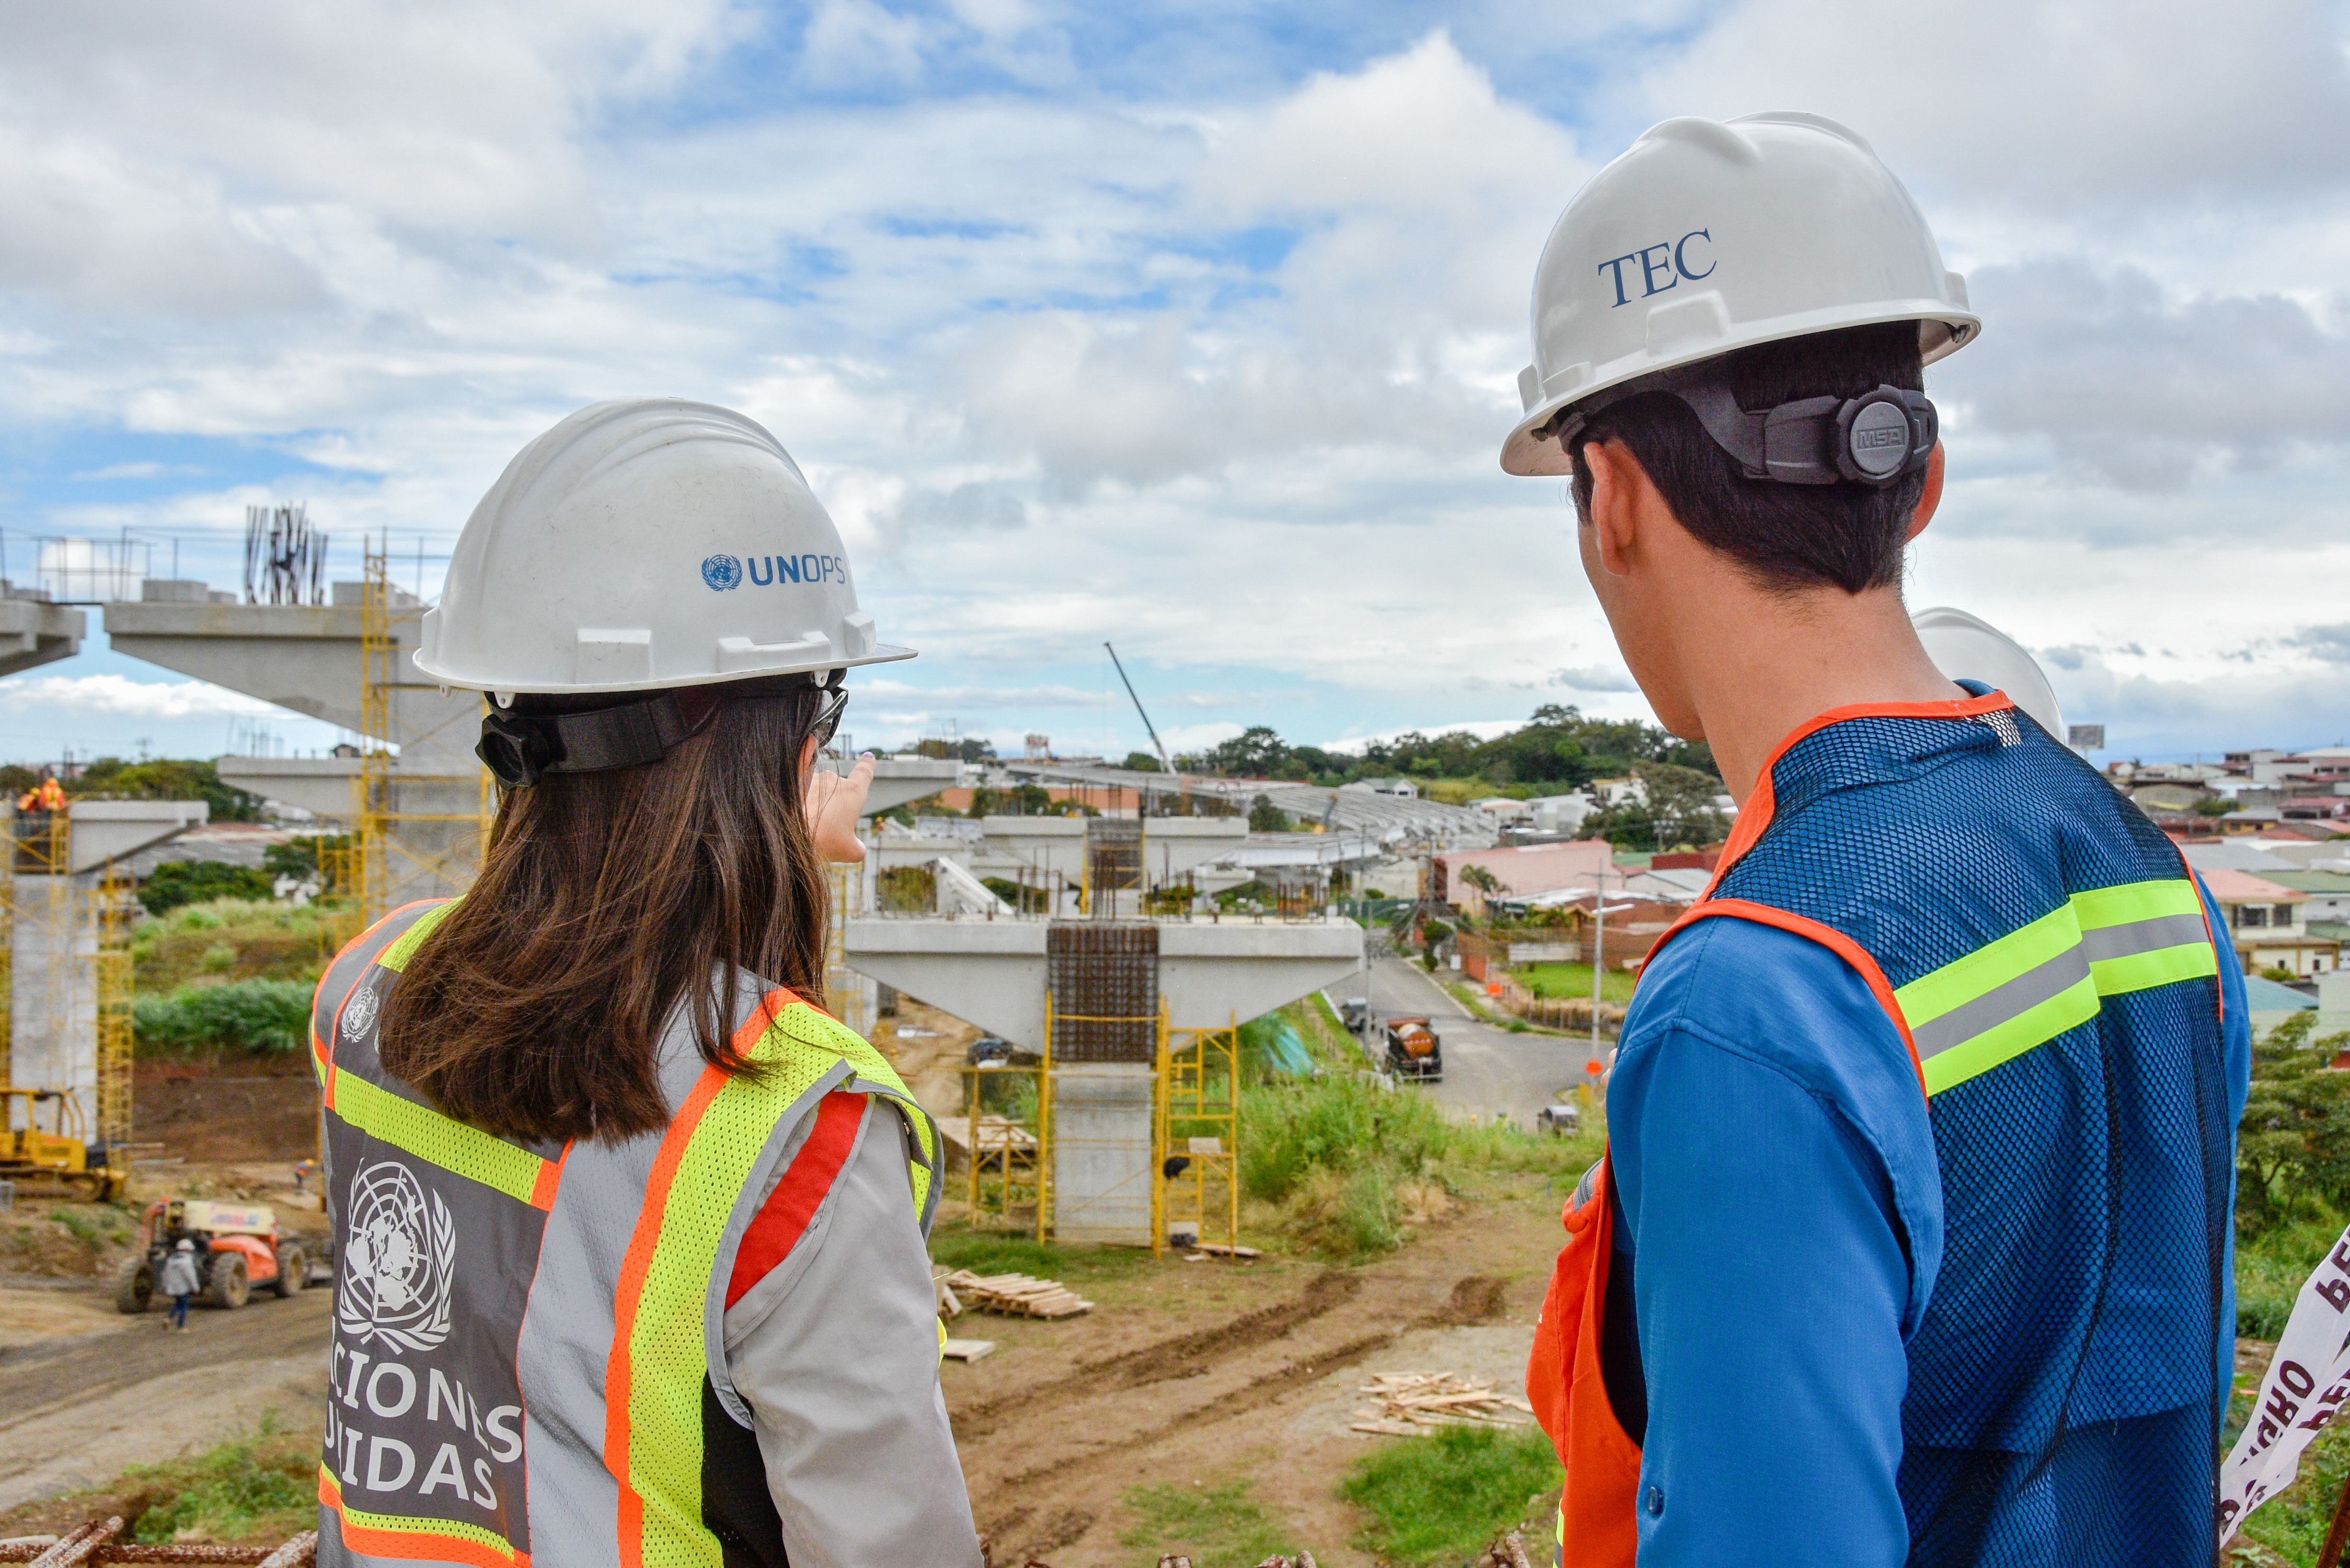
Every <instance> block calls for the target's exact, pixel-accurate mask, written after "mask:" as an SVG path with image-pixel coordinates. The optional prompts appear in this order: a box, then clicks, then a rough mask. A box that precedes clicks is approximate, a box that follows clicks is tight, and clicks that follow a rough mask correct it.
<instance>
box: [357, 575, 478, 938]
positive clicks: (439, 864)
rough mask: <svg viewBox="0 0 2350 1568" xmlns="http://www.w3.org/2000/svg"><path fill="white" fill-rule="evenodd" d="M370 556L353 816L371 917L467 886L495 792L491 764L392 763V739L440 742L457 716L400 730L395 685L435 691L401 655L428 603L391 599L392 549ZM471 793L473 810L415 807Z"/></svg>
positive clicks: (362, 620) (412, 743) (364, 907)
mask: <svg viewBox="0 0 2350 1568" xmlns="http://www.w3.org/2000/svg"><path fill="white" fill-rule="evenodd" d="M365 560H366V566H367V576H366V582H365V584H364V587H363V589H362V592H361V597H360V610H359V659H360V676H359V679H360V692H359V714H360V717H359V725H360V729H361V731H362V734H361V736H360V757H359V776H358V777H357V778H356V779H355V780H354V781H353V782H352V793H353V802H352V815H353V817H354V819H355V820H354V823H353V826H355V827H356V828H357V830H358V836H359V845H358V847H359V909H360V916H361V919H362V920H363V922H365V923H367V924H372V923H374V922H375V921H377V920H380V919H382V918H383V917H384V916H385V915H387V914H389V913H390V911H391V910H392V909H395V908H397V907H398V906H399V905H400V904H403V903H407V902H410V901H411V900H413V899H416V898H437V897H443V896H446V895H448V894H450V893H456V892H462V891H463V889H464V888H466V886H467V885H469V884H470V883H471V882H472V881H473V875H474V872H475V871H476V870H477V869H478V868H479V867H480V865H481V852H482V848H483V846H484V845H485V844H486V843H487V842H488V836H489V828H490V824H491V822H492V820H493V818H494V795H493V794H492V791H491V789H490V786H489V783H488V778H487V774H486V772H484V773H481V774H473V773H465V774H424V773H418V772H414V771H412V770H411V769H409V768H402V767H399V766H397V765H395V761H394V758H393V754H392V751H391V748H392V747H393V746H395V745H396V746H399V747H400V749H401V751H402V752H403V753H406V752H408V751H410V750H411V748H415V747H418V746H420V745H424V744H427V743H430V742H437V741H438V740H439V739H440V735H439V731H440V730H441V729H443V728H445V727H446V726H447V725H448V723H450V722H452V721H450V720H443V721H442V722H441V723H440V724H437V725H435V726H434V727H433V728H432V730H429V731H425V732H418V733H404V732H402V731H404V730H405V729H407V728H408V726H406V725H404V724H403V723H402V722H401V721H400V704H399V701H398V699H397V696H396V693H398V692H400V691H437V690H438V689H439V687H438V683H437V682H434V681H431V680H412V679H408V678H407V677H408V676H409V674H410V671H409V670H407V669H406V668H405V666H404V664H403V662H402V660H401V659H400V646H401V645H400V638H399V636H398V632H397V628H399V627H400V625H401V624H402V623H410V624H413V623H414V622H416V621H417V620H419V619H420V618H421V617H422V615H423V613H424V606H423V604H422V603H421V601H416V600H411V601H409V602H407V603H405V604H400V605H397V606H395V605H394V604H393V603H392V588H391V575H390V558H389V556H388V553H385V552H381V551H379V550H377V549H375V548H373V547H369V548H368V549H367V550H366V551H365ZM468 792H471V793H472V794H473V795H474V797H475V798H474V801H473V803H472V809H471V810H466V811H426V810H418V809H414V807H415V806H416V805H420V804H422V805H432V804H435V797H438V798H439V800H440V801H442V802H446V803H449V804H453V803H454V802H455V801H456V800H458V799H461V798H463V794H466V793H468ZM420 797H421V799H420ZM468 828H470V829H471V831H467V829H468Z"/></svg>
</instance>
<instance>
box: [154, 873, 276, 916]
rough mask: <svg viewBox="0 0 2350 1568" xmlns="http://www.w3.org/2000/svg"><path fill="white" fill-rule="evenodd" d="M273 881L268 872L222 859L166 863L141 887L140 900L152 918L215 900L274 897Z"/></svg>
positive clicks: (258, 899) (257, 899) (256, 899)
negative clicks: (232, 863)
mask: <svg viewBox="0 0 2350 1568" xmlns="http://www.w3.org/2000/svg"><path fill="white" fill-rule="evenodd" d="M273 882H274V879H273V878H272V877H270V875H269V874H268V873H267V872H265V871H262V870H258V869H256V868H255V867H251V866H230V865H226V864H224V863H223V862H221V861H218V860H166V861H164V862H163V863H162V864H161V866H158V867H155V869H154V870H152V871H151V872H149V873H148V874H147V879H146V880H145V881H144V882H141V883H140V885H139V901H140V903H141V904H143V905H145V906H146V909H147V912H148V913H149V914H151V915H160V914H161V913H163V912H164V911H165V910H166V909H178V908H179V907H180V906H181V905H182V904H201V903H203V902H205V901H206V900H208V899H212V898H249V899H252V900H254V901H255V902H258V901H260V900H261V899H264V898H268V897H269V896H270V888H271V887H272V885H273Z"/></svg>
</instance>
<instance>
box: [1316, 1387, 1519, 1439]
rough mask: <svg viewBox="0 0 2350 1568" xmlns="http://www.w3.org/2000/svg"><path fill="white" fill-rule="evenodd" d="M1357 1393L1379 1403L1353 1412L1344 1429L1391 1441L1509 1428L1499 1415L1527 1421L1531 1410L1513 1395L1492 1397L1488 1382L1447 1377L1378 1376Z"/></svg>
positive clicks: (1510, 1420) (1492, 1393)
mask: <svg viewBox="0 0 2350 1568" xmlns="http://www.w3.org/2000/svg"><path fill="white" fill-rule="evenodd" d="M1361 1392H1363V1393H1365V1394H1368V1395H1371V1396H1373V1397H1375V1398H1377V1400H1378V1404H1376V1405H1373V1406H1371V1407H1368V1408H1367V1409H1362V1410H1357V1411H1356V1412H1355V1418H1354V1420H1353V1421H1352V1422H1350V1423H1349V1424H1348V1426H1347V1430H1348V1431H1350V1432H1379V1433H1383V1434H1385V1435H1387V1436H1388V1437H1394V1438H1418V1437H1424V1436H1426V1435H1427V1434H1428V1433H1429V1432H1431V1431H1433V1430H1435V1429H1436V1428H1439V1427H1457V1426H1462V1425H1484V1426H1509V1425H1513V1423H1514V1421H1515V1419H1516V1418H1515V1417H1511V1416H1505V1415H1503V1413H1502V1412H1503V1411H1504V1410H1522V1411H1523V1412H1525V1413H1526V1414H1527V1415H1529V1416H1531V1415H1533V1414H1534V1407H1533V1406H1531V1405H1529V1404H1527V1403H1526V1402H1525V1401H1524V1400H1523V1399H1521V1398H1519V1397H1517V1396H1516V1395H1514V1394H1498V1393H1495V1392H1494V1390H1493V1384H1492V1380H1491V1379H1490V1378H1484V1379H1472V1378H1468V1377H1462V1376H1458V1375H1456V1374H1454V1373H1451V1372H1382V1373H1379V1374H1378V1376H1375V1377H1373V1378H1372V1379H1371V1380H1370V1381H1369V1382H1368V1383H1366V1384H1364V1385H1363V1386H1362V1387H1361Z"/></svg>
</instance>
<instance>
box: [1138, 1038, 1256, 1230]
mask: <svg viewBox="0 0 2350 1568" xmlns="http://www.w3.org/2000/svg"><path fill="white" fill-rule="evenodd" d="M1160 1011H1161V1012H1164V1011H1165V1007H1164V1004H1163V1003H1162V1004H1161V1008H1160ZM1157 1121H1158V1126H1159V1139H1158V1148H1159V1159H1158V1164H1157V1167H1156V1168H1155V1170H1154V1173H1153V1177H1154V1179H1153V1184H1152V1189H1151V1197H1152V1199H1153V1202H1152V1204H1151V1224H1150V1250H1151V1251H1153V1252H1159V1251H1164V1250H1165V1248H1166V1246H1167V1238H1168V1234H1169V1232H1170V1231H1172V1230H1173V1229H1174V1228H1175V1227H1176V1226H1177V1225H1180V1224H1190V1225H1193V1226H1196V1227H1197V1228H1198V1229H1197V1231H1196V1237H1195V1239H1196V1240H1198V1241H1219V1240H1220V1241H1222V1244H1223V1245H1224V1246H1225V1247H1227V1248H1237V1247H1238V1246H1239V1245H1240V1240H1241V1182H1240V1131H1241V1025H1240V1018H1239V1016H1238V1015H1237V1014H1235V1015H1234V1016H1233V1018H1232V1023H1231V1024H1230V1025H1229V1026H1228V1027H1224V1028H1219V1029H1169V1028H1167V1027H1165V1026H1164V1023H1163V1021H1162V1024H1161V1027H1160V1029H1159V1115H1158V1117H1157ZM1179 1159H1180V1160H1181V1161H1183V1162H1184V1163H1183V1164H1182V1166H1181V1167H1180V1168H1175V1169H1174V1170H1173V1173H1172V1174H1170V1168H1173V1167H1175V1162H1176V1161H1177V1160H1179ZM1211 1225H1212V1226H1214V1227H1215V1228H1217V1229H1219V1230H1221V1231H1222V1235H1221V1237H1219V1236H1216V1235H1214V1234H1211ZM1225 1255H1226V1256H1228V1257H1229V1256H1237V1255H1238V1254H1237V1253H1236V1252H1227V1253H1226V1254H1225Z"/></svg>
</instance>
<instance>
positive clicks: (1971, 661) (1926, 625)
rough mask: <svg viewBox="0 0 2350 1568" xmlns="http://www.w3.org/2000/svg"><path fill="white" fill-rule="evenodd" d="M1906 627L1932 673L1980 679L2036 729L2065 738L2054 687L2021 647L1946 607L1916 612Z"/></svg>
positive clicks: (1990, 627) (1985, 623) (1973, 619)
mask: <svg viewBox="0 0 2350 1568" xmlns="http://www.w3.org/2000/svg"><path fill="white" fill-rule="evenodd" d="M1909 624H1910V625H1911V626H1913V627H1916V628H1918V641H1919V642H1921V643H1923V644H1924V645H1925V648H1926V657H1927V658H1929V659H1932V660H1933V661H1934V668H1935V669H1937V670H1940V671H1941V672H1942V673H1943V674H1945V675H1947V676H1949V677H1950V679H1951V680H1980V681H1981V682H1982V683H1983V684H1984V685H1986V686H1990V687H1993V688H1995V689H1997V690H1999V691H2004V692H2006V693H2007V695H2008V697H2009V699H2010V700H2011V701H2013V702H2014V704H2015V705H2016V706H2017V707H2019V708H2021V709H2022V710H2023V711H2025V712H2027V713H2029V714H2031V715H2032V718H2033V722H2035V723H2037V724H2038V725H2039V726H2040V727H2041V728H2042V729H2043V730H2045V731H2047V732H2049V733H2050V734H2051V735H2054V736H2055V737H2056V739H2057V740H2059V741H2063V740H2064V738H2065V736H2064V711H2063V710H2062V709H2060V708H2058V707H2057V705H2056V689H2055V688H2054V686H2051V685H2049V684H2048V677H2047V676H2045V675H2043V674H2042V673H2041V670H2040V665H2039V663H2038V662H2037V661H2036V660H2035V659H2033V657H2032V655H2030V654H2029V653H2026V652H2025V651H2024V650H2023V646H2022V644H2021V643H2019V642H2017V641H2016V640H2015V639H2013V638H2012V637H2010V636H2008V635H2007V634H2006V633H2005V632H2003V631H2002V630H2000V629H1999V628H1997V627H1995V626H1992V625H1991V624H1990V623H1989V622H1987V621H1982V620H1978V619H1977V618H1974V617H1973V616H1970V615H1969V614H1968V613H1967V612H1966V611H1964V610H1961V609H1951V608H1950V607H1948V606H1939V607H1935V608H1933V609H1921V610H1919V611H1918V613H1917V614H1916V615H1913V616H1911V617H1910V618H1909Z"/></svg>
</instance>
